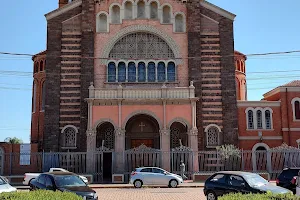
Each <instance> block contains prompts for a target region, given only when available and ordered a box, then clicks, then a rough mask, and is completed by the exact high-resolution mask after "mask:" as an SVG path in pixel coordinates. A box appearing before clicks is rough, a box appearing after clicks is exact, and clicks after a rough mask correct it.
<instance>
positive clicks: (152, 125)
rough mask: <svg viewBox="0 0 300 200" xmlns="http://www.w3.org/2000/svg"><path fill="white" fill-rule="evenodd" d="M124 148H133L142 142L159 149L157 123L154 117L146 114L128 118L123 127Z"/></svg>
mask: <svg viewBox="0 0 300 200" xmlns="http://www.w3.org/2000/svg"><path fill="white" fill-rule="evenodd" d="M125 130H126V133H125V148H126V149H133V148H137V147H139V146H141V145H142V144H144V145H145V146H147V147H150V148H154V149H160V136H159V124H158V122H157V120H156V119H154V118H153V117H151V116H149V115H146V114H139V115H135V116H133V117H132V118H130V119H129V120H128V122H127V124H126V127H125Z"/></svg>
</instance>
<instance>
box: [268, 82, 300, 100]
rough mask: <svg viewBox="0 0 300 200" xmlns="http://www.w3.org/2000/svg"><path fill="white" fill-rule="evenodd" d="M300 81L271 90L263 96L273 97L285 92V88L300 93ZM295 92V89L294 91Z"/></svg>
mask: <svg viewBox="0 0 300 200" xmlns="http://www.w3.org/2000/svg"><path fill="white" fill-rule="evenodd" d="M299 87H300V80H293V81H291V82H289V83H286V84H284V85H281V86H278V87H276V88H274V89H273V90H270V91H269V92H267V93H265V94H264V95H263V96H264V98H267V97H270V96H273V95H274V94H277V93H278V92H281V91H282V92H283V91H284V90H285V88H291V89H292V88H296V91H298V90H299V91H300V88H299ZM292 90H294V89H292Z"/></svg>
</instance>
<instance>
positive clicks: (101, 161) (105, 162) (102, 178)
mask: <svg viewBox="0 0 300 200" xmlns="http://www.w3.org/2000/svg"><path fill="white" fill-rule="evenodd" d="M96 133H97V134H96V151H97V152H96V162H95V164H96V166H95V167H96V173H97V174H96V177H95V178H96V181H97V182H111V181H112V180H111V178H112V172H113V169H112V168H113V166H112V161H113V151H114V149H115V128H114V126H113V124H111V123H110V122H104V123H102V124H100V125H98V126H97V128H96Z"/></svg>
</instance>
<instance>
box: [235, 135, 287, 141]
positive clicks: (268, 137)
mask: <svg viewBox="0 0 300 200" xmlns="http://www.w3.org/2000/svg"><path fill="white" fill-rule="evenodd" d="M260 139H261V138H260V137H259V136H239V140H260ZM262 140H282V136H263V137H262Z"/></svg>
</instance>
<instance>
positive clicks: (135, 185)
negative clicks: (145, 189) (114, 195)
mask: <svg viewBox="0 0 300 200" xmlns="http://www.w3.org/2000/svg"><path fill="white" fill-rule="evenodd" d="M133 185H134V187H135V188H141V187H142V186H143V182H142V181H141V180H135V181H134V183H133Z"/></svg>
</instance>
